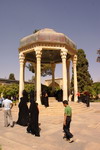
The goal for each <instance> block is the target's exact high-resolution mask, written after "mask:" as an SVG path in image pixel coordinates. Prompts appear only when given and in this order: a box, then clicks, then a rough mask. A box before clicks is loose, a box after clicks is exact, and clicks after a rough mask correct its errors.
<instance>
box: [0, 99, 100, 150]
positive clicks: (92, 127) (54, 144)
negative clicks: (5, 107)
mask: <svg viewBox="0 0 100 150" xmlns="http://www.w3.org/2000/svg"><path fill="white" fill-rule="evenodd" d="M70 105H71V106H72V109H73V119H72V123H71V131H72V133H73V134H74V139H75V142H73V143H68V142H67V141H65V140H64V139H63V138H62V137H63V132H62V122H63V109H64V108H63V105H62V103H61V102H57V101H54V102H50V107H49V108H44V107H43V106H41V107H40V119H39V120H40V123H41V126H40V128H41V133H40V134H41V136H40V137H35V136H33V135H31V134H28V133H26V127H21V126H19V125H15V126H14V128H11V127H7V128H5V127H3V123H4V122H3V111H2V109H0V144H1V147H2V150H95V149H97V150H100V103H91V106H90V107H89V108H87V107H86V106H85V104H82V103H80V104H79V103H73V102H71V103H70ZM12 112H13V119H14V121H16V120H17V117H18V116H17V115H18V107H17V106H14V107H13V109H12Z"/></svg>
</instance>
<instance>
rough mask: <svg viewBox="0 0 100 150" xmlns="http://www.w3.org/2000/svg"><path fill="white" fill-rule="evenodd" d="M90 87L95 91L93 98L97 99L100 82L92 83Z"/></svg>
mask: <svg viewBox="0 0 100 150" xmlns="http://www.w3.org/2000/svg"><path fill="white" fill-rule="evenodd" d="M92 87H93V89H94V91H95V96H96V97H98V94H100V82H95V83H93V86H92Z"/></svg>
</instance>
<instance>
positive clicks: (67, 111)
mask: <svg viewBox="0 0 100 150" xmlns="http://www.w3.org/2000/svg"><path fill="white" fill-rule="evenodd" d="M63 105H64V107H65V110H64V122H63V130H64V132H65V136H64V137H63V138H66V140H68V141H69V143H72V142H74V140H73V135H72V133H71V132H70V123H71V118H72V109H71V107H70V106H69V105H68V101H67V100H64V101H63Z"/></svg>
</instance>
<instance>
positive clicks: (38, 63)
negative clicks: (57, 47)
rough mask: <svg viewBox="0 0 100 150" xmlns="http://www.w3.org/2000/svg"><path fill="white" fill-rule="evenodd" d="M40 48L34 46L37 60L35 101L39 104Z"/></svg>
mask: <svg viewBox="0 0 100 150" xmlns="http://www.w3.org/2000/svg"><path fill="white" fill-rule="evenodd" d="M41 50H42V49H40V48H38V47H37V48H35V52H36V62H37V67H36V68H37V69H36V70H37V75H36V101H37V103H38V104H41V54H42V53H41Z"/></svg>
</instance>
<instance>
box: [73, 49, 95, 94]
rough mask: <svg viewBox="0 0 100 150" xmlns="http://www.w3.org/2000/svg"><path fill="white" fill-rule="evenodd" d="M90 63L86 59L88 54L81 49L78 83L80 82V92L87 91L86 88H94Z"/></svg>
mask: <svg viewBox="0 0 100 150" xmlns="http://www.w3.org/2000/svg"><path fill="white" fill-rule="evenodd" d="M88 67H89V63H88V60H87V59H86V54H85V52H84V50H82V49H79V50H78V52H77V81H78V91H79V92H83V91H85V89H86V87H88V88H89V87H90V86H92V83H93V81H92V79H91V75H90V74H89V71H88ZM71 86H72V87H71V88H72V89H73V86H74V84H73V74H72V81H71Z"/></svg>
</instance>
